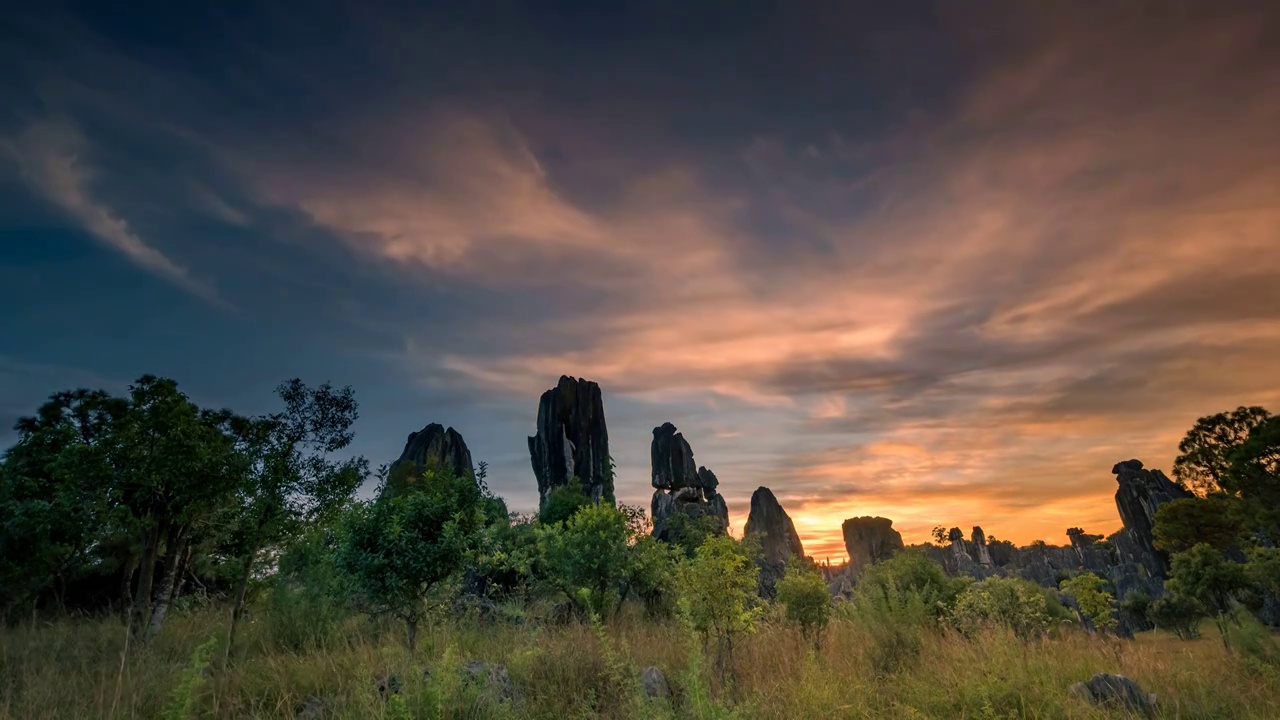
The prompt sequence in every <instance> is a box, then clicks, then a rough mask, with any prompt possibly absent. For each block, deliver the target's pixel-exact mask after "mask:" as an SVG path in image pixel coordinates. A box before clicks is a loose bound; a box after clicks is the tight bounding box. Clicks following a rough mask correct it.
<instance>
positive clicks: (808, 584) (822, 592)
mask: <svg viewBox="0 0 1280 720" xmlns="http://www.w3.org/2000/svg"><path fill="white" fill-rule="evenodd" d="M776 590H777V593H778V602H780V603H782V604H783V606H785V607H786V609H787V619H788V620H790V621H791V622H793V623H795V624H796V625H798V626H799V627H800V634H801V635H802V636H803V637H804V639H805V640H807V641H809V642H812V643H813V645H814V648H815V649H816V648H818V647H819V646H820V645H821V643H822V634H823V632H824V631H825V630H826V629H827V623H828V622H829V621H830V620H831V594H830V592H829V591H828V590H827V583H826V581H825V580H823V579H822V574H821V573H819V572H817V571H816V570H814V569H813V568H812V567H809V566H808V565H806V564H805V563H804V562H803V561H798V562H792V563H790V564H789V565H788V566H787V571H786V574H785V575H783V576H782V579H780V580H778V582H777V585H776Z"/></svg>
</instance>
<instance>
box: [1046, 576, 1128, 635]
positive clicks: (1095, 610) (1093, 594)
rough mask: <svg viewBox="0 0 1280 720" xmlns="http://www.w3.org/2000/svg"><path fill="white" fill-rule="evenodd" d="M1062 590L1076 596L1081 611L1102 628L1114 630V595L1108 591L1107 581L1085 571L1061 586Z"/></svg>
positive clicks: (1065, 581)
mask: <svg viewBox="0 0 1280 720" xmlns="http://www.w3.org/2000/svg"><path fill="white" fill-rule="evenodd" d="M1059 587H1060V588H1061V589H1062V591H1063V592H1064V593H1066V594H1068V595H1070V596H1071V597H1073V598H1075V601H1076V604H1077V605H1079V606H1080V613H1081V614H1082V615H1084V616H1085V617H1087V618H1089V620H1090V621H1092V622H1093V624H1094V626H1096V627H1097V628H1098V629H1100V630H1114V629H1115V627H1116V624H1117V623H1116V619H1115V617H1114V616H1113V615H1112V614H1111V607H1112V597H1111V593H1109V592H1107V590H1106V588H1107V581H1105V580H1103V579H1102V578H1100V577H1098V576H1097V575H1095V574H1093V573H1083V574H1080V575H1077V576H1075V577H1073V578H1070V579H1068V580H1064V581H1063V582H1062V584H1061V585H1060V586H1059Z"/></svg>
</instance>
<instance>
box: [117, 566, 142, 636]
mask: <svg viewBox="0 0 1280 720" xmlns="http://www.w3.org/2000/svg"><path fill="white" fill-rule="evenodd" d="M141 562H142V556H141V555H139V554H137V553H131V554H130V555H129V559H128V560H126V561H125V564H124V571H123V572H121V573H120V619H121V620H124V621H125V622H126V623H127V622H129V612H130V609H131V608H132V607H133V576H134V575H135V574H137V572H138V565H139V563H141Z"/></svg>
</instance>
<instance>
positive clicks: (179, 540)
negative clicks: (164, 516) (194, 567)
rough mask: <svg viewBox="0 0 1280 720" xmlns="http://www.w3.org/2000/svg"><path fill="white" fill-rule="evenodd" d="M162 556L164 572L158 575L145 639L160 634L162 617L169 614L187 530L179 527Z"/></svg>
mask: <svg viewBox="0 0 1280 720" xmlns="http://www.w3.org/2000/svg"><path fill="white" fill-rule="evenodd" d="M167 545H168V546H167V547H166V549H165V556H164V570H163V572H162V574H161V575H160V584H159V585H158V586H157V587H156V597H155V607H154V608H153V609H152V610H151V622H150V623H149V624H148V626H147V638H148V639H150V638H153V637H155V636H156V635H157V634H158V633H159V632H160V626H161V625H163V624H164V617H165V615H167V614H168V612H169V607H170V604H171V602H172V600H173V586H174V585H175V584H176V583H177V574H178V564H179V562H180V561H181V560H182V554H183V553H184V552H185V551H186V549H187V528H186V527H185V526H184V527H181V528H179V529H178V530H177V532H175V533H172V534H171V537H169V538H168V543H167Z"/></svg>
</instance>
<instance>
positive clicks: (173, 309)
mask: <svg viewBox="0 0 1280 720" xmlns="http://www.w3.org/2000/svg"><path fill="white" fill-rule="evenodd" d="M375 5H376V6H377V7H376V8H375V7H374V6H375ZM0 98H3V101H0V446H7V445H8V444H10V443H11V442H12V441H13V440H14V438H15V434H14V433H13V432H12V430H11V427H12V425H13V422H14V421H15V420H16V419H17V418H18V417H19V416H21V415H24V414H30V413H31V412H33V411H34V410H35V408H36V407H37V406H38V405H39V403H40V402H41V400H42V399H43V398H45V397H46V396H47V395H49V394H50V393H52V392H54V391H56V390H59V389H65V388H71V387H102V388H107V389H109V390H112V391H118V392H122V391H124V390H125V389H126V388H127V386H128V385H129V383H130V381H132V380H133V379H135V378H137V377H138V376H140V375H143V374H146V373H153V374H160V375H165V376H169V377H173V378H175V379H176V380H178V381H179V383H180V384H181V387H182V388H183V389H184V390H185V391H186V392H187V393H188V394H189V395H190V396H191V397H192V398H193V399H194V400H196V401H197V402H200V403H202V404H207V405H210V406H217V407H224V406H225V407H231V408H233V409H235V410H239V411H241V412H265V411H269V410H271V409H272V408H273V403H272V399H273V398H272V390H273V388H274V387H275V386H276V385H277V384H278V383H280V382H282V381H284V380H286V379H288V378H292V377H300V378H302V379H303V380H305V381H307V382H309V383H312V384H318V383H322V382H332V383H334V384H335V385H351V386H352V387H354V388H355V391H356V396H357V398H358V400H359V401H360V412H361V414H360V420H359V422H358V424H357V426H356V433H357V439H356V442H355V443H354V446H353V450H354V451H355V452H358V453H361V454H363V455H365V456H366V457H368V458H370V460H371V461H372V462H373V463H374V464H375V465H376V464H379V463H382V462H387V461H390V460H393V459H395V457H397V456H398V455H399V453H400V450H401V448H402V446H403V443H404V441H405V438H406V436H407V435H408V433H409V432H411V431H413V430H416V429H419V428H421V427H423V426H425V425H426V424H428V423H430V422H439V423H442V424H445V425H451V426H453V427H454V428H456V429H457V430H458V431H459V432H461V433H462V434H463V436H464V437H465V438H466V440H467V443H468V444H469V446H470V447H471V450H472V453H473V455H474V456H475V458H476V459H477V460H485V461H487V462H488V463H489V465H490V478H489V481H490V486H491V487H492V488H493V489H494V490H495V491H496V492H498V493H499V494H501V495H503V496H504V497H505V498H506V499H507V501H508V504H509V505H510V506H511V507H512V509H517V510H532V509H533V508H534V507H535V506H536V503H537V488H536V481H535V479H534V477H533V473H532V470H531V468H530V464H529V458H528V454H527V446H526V443H525V437H526V436H527V435H529V434H530V433H532V432H533V430H534V421H535V418H536V413H537V401H538V396H539V395H540V394H541V393H542V392H543V391H544V390H546V389H548V388H550V387H552V386H554V385H555V383H556V381H557V379H558V378H559V376H560V375H562V374H569V375H574V376H580V377H585V378H588V379H591V380H595V381H597V382H599V383H600V384H601V386H602V388H603V390H604V395H605V411H606V416H607V418H608V427H609V435H610V446H611V449H612V453H613V455H614V457H615V459H616V460H617V462H618V465H619V470H618V483H617V484H618V494H619V498H620V500H621V501H624V502H628V503H632V504H640V505H643V506H645V507H647V506H648V504H649V498H650V495H651V493H652V488H651V487H650V484H649V443H650V440H651V437H652V435H651V432H652V429H653V428H654V427H656V426H658V425H661V424H662V423H663V422H668V421H669V422H673V423H674V424H676V425H677V427H679V429H680V430H681V431H682V432H683V433H684V435H685V437H686V438H687V439H688V440H689V442H690V444H691V445H692V447H693V449H694V454H695V459H696V461H697V462H698V463H699V464H702V465H706V466H708V467H709V468H711V469H712V470H714V471H715V472H716V474H717V476H718V477H719V478H720V479H721V491H722V493H723V494H724V495H725V497H726V499H727V501H728V504H729V508H730V516H731V521H732V525H733V527H734V528H735V531H736V532H739V533H740V532H741V527H742V525H743V523H744V522H745V520H746V513H747V509H748V506H749V500H750V496H751V493H752V491H753V490H754V489H755V488H756V487H757V486H760V485H766V486H768V487H770V488H772V490H773V491H774V493H775V494H776V495H777V496H778V498H779V500H780V501H781V502H782V504H783V506H784V507H785V508H786V510H787V511H788V513H789V514H790V515H791V517H792V518H793V519H794V521H795V523H796V526H797V529H798V530H799V532H800V535H801V537H802V538H803V540H804V543H805V546H806V549H807V551H808V552H809V553H810V554H812V555H815V556H817V557H820V558H831V559H832V560H833V561H837V562H839V561H841V560H843V559H844V550H843V543H842V541H841V539H840V523H841V521H842V520H843V519H844V518H848V517H855V516H862V515H881V516H885V517H889V518H891V519H893V520H894V526H895V527H896V528H898V529H899V530H900V531H901V532H902V533H903V535H904V538H905V539H906V540H907V541H908V542H922V541H924V540H926V539H928V537H929V530H930V529H931V528H932V527H933V526H935V525H945V526H947V527H950V526H960V527H962V528H964V529H965V530H966V531H967V530H968V528H969V527H971V526H973V525H981V526H982V527H983V528H984V529H985V530H986V531H987V534H988V536H992V535H994V536H996V537H998V538H1001V539H1008V540H1014V541H1016V542H1020V543H1024V542H1029V541H1031V540H1035V539H1045V540H1049V541H1051V542H1058V543H1061V542H1065V535H1064V531H1065V529H1066V528H1067V527H1071V526H1081V527H1084V528H1085V529H1087V530H1089V531H1090V532H1111V531H1113V530H1115V529H1117V528H1118V526H1119V519H1118V516H1117V514H1116V509H1115V504H1114V501H1113V494H1114V491H1115V478H1114V477H1113V476H1112V475H1111V473H1110V469H1111V466H1112V465H1113V464H1114V463H1115V462H1117V461H1119V460H1124V459H1128V458H1131V457H1133V458H1139V459H1141V460H1143V461H1144V462H1145V463H1146V464H1147V465H1148V466H1149V467H1158V468H1163V469H1165V470H1166V471H1167V470H1168V469H1169V467H1170V465H1171V464H1172V461H1173V458H1174V457H1175V456H1176V454H1177V443H1178V440H1179V439H1180V437H1181V436H1182V434H1183V433H1184V432H1185V431H1186V430H1187V429H1188V428H1189V427H1190V426H1191V425H1192V423H1193V422H1194V421H1195V420H1196V418H1197V417H1199V416H1201V415H1205V414H1210V413H1214V412H1219V411H1222V410H1226V409H1230V408H1234V407H1236V406H1238V405H1242V404H1250V405H1263V406H1267V407H1270V408H1271V409H1272V410H1280V377H1278V376H1277V370H1278V369H1280V361H1277V359H1276V357H1277V354H1280V129H1278V128H1280V9H1277V8H1276V7H1275V4H1274V3H1272V2H1267V1H1260V2H1246V1H1235V0H1227V1H1225V2H1217V3H1203V2H1176V1H1170V2H1147V3H1139V2H1129V1H1127V0H1125V1H1120V2H1110V3H1073V4H1067V3H1054V2H1049V3H1026V2H1014V1H1008V2H1003V1H996V0H993V1H992V2H984V3H952V2H939V3H924V2H903V3H878V2H877V3H869V2H809V1H803V0H802V1H800V2H786V3H782V2H757V1H755V0H738V1H735V2H705V3H688V2H672V1H669V0H649V1H648V2H619V3H581V2H580V3H567V2H566V3H553V2H540V3H517V2H469V3H448V4H430V3H409V2H387V3H363V2H331V1H330V0H319V1H317V2H308V3H292V4H291V3H282V2H265V3H239V2H220V3H209V4H206V3H200V2H192V3H172V2H168V3H151V2H138V3H131V4H128V8H127V9H122V8H120V7H117V6H112V7H109V8H108V7H105V6H102V4H101V3H80V4H77V3H70V4H67V3H60V2H56V1H55V2H42V3H28V4H27V7H25V8H18V9H17V11H16V12H10V13H9V15H8V16H7V17H6V19H5V21H4V23H3V24H0ZM366 491H367V490H366Z"/></svg>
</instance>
